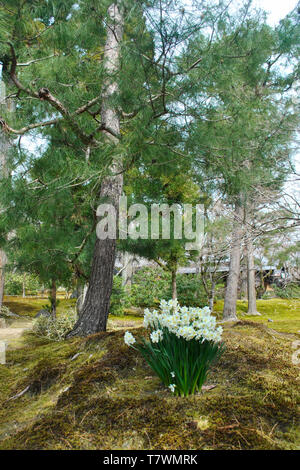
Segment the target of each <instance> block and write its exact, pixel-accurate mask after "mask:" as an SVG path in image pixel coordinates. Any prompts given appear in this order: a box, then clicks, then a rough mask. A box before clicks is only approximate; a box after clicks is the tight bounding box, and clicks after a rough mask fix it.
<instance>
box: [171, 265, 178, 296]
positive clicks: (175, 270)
mask: <svg viewBox="0 0 300 470" xmlns="http://www.w3.org/2000/svg"><path fill="white" fill-rule="evenodd" d="M176 273H177V268H175V269H173V270H172V299H173V300H176V299H177V281H176Z"/></svg>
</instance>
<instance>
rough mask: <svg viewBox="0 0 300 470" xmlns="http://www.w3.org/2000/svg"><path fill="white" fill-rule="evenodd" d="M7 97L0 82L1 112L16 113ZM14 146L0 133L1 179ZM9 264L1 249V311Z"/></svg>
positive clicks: (6, 136)
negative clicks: (6, 271)
mask: <svg viewBox="0 0 300 470" xmlns="http://www.w3.org/2000/svg"><path fill="white" fill-rule="evenodd" d="M5 96H6V87H5V83H4V81H3V80H0V111H2V110H4V112H7V111H10V112H13V111H14V103H13V102H12V100H4V98H5ZM11 146H12V144H11V142H10V140H9V137H8V135H7V134H5V132H4V131H0V177H1V178H2V177H6V176H7V164H6V162H7V155H8V152H9V150H10V148H11ZM6 263H7V257H6V254H5V251H4V250H2V249H0V309H1V308H2V303H3V296H4V283H5V265H6Z"/></svg>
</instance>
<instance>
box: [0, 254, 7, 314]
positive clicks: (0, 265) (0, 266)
mask: <svg viewBox="0 0 300 470" xmlns="http://www.w3.org/2000/svg"><path fill="white" fill-rule="evenodd" d="M5 264H6V256H5V253H4V251H3V250H0V310H1V308H2V304H3V297H4V282H5V271H4V269H5Z"/></svg>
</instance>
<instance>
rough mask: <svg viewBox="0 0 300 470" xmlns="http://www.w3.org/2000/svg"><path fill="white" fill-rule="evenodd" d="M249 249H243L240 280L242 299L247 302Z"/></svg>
mask: <svg viewBox="0 0 300 470" xmlns="http://www.w3.org/2000/svg"><path fill="white" fill-rule="evenodd" d="M247 276H248V269H247V248H246V246H244V249H243V261H242V266H241V279H240V299H243V300H246V299H247V298H248V284H247Z"/></svg>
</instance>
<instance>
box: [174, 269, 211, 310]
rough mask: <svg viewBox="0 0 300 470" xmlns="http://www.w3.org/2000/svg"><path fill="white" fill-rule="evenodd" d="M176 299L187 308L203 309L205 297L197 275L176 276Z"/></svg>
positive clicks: (206, 301)
mask: <svg viewBox="0 0 300 470" xmlns="http://www.w3.org/2000/svg"><path fill="white" fill-rule="evenodd" d="M177 299H178V302H179V303H180V304H182V305H187V306H189V307H205V306H206V305H207V303H208V299H207V295H206V292H205V290H204V286H203V283H202V281H201V277H200V275H199V274H178V275H177Z"/></svg>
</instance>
